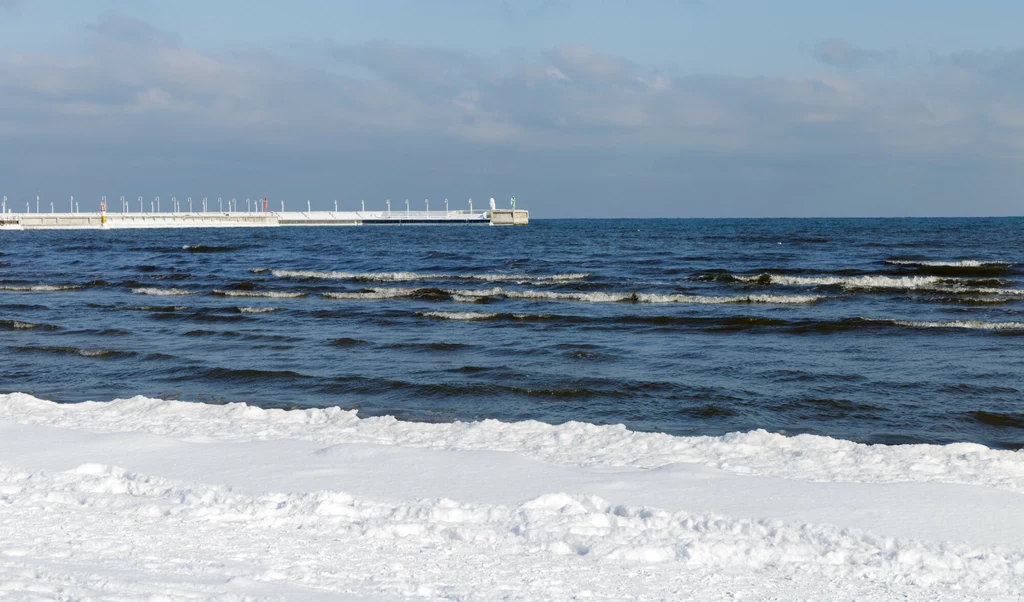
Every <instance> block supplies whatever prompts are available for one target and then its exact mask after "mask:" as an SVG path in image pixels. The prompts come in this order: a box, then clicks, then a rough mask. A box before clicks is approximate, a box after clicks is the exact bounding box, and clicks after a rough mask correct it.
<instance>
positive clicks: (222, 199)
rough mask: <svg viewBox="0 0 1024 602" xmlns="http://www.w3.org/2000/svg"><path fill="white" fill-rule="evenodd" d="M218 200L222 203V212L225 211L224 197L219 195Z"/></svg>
mask: <svg viewBox="0 0 1024 602" xmlns="http://www.w3.org/2000/svg"><path fill="white" fill-rule="evenodd" d="M217 202H218V203H220V212H221V213H224V197H217Z"/></svg>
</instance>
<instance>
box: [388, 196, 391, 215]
mask: <svg viewBox="0 0 1024 602" xmlns="http://www.w3.org/2000/svg"><path fill="white" fill-rule="evenodd" d="M388 217H391V199H388Z"/></svg>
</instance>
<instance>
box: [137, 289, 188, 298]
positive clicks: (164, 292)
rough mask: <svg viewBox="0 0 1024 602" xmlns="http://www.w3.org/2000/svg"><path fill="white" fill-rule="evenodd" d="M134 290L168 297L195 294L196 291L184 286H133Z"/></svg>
mask: <svg viewBox="0 0 1024 602" xmlns="http://www.w3.org/2000/svg"><path fill="white" fill-rule="evenodd" d="M132 292H133V293H135V294H136V295H153V296H167V297H179V296H184V295H194V294H196V292H195V291H190V290H186V289H183V288H133V289H132Z"/></svg>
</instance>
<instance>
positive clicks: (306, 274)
mask: <svg viewBox="0 0 1024 602" xmlns="http://www.w3.org/2000/svg"><path fill="white" fill-rule="evenodd" d="M250 271H252V272H254V273H257V274H258V273H262V272H265V271H267V268H252V269H251V270H250ZM270 273H271V274H273V275H274V276H276V277H278V278H301V279H306V278H316V279H321V280H357V281H365V282H413V281H417V280H480V281H484V282H515V283H519V284H546V283H550V284H555V283H560V282H574V281H577V280H585V279H587V278H589V277H590V274H584V273H568V274H553V275H548V276H532V275H528V274H440V273H420V272H321V271H313V270H276V269H271V270H270Z"/></svg>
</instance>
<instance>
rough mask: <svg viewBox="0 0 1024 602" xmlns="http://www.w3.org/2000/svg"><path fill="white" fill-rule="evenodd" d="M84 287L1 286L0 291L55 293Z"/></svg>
mask: <svg viewBox="0 0 1024 602" xmlns="http://www.w3.org/2000/svg"><path fill="white" fill-rule="evenodd" d="M83 288H85V287H83V286H82V285H80V284H25V285H21V284H0V291H10V292H17V293H55V292H59V291H77V290H81V289H83Z"/></svg>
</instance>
